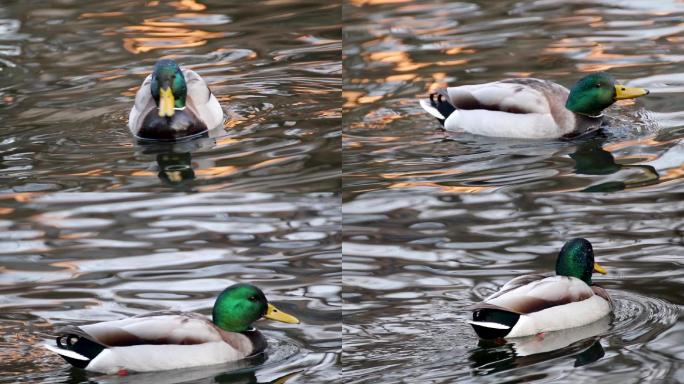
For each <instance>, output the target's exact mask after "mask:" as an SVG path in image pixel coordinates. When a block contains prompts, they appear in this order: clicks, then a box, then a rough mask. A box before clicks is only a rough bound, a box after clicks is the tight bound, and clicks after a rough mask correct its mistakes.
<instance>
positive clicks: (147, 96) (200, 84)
mask: <svg viewBox="0 0 684 384" xmlns="http://www.w3.org/2000/svg"><path fill="white" fill-rule="evenodd" d="M222 123H223V109H221V105H220V104H219V102H218V100H217V99H216V97H215V96H214V95H213V94H212V93H211V90H210V89H209V86H207V83H205V82H204V80H203V79H202V78H201V77H200V75H198V74H197V73H195V72H194V71H192V70H190V69H185V68H184V69H181V68H180V67H179V66H178V64H177V63H176V61H175V60H171V59H161V60H159V61H157V63H156V64H155V65H154V70H153V72H152V74H151V75H149V76H147V78H145V81H143V83H142V85H141V86H140V89H139V90H138V93H137V94H136V95H135V104H134V105H133V109H131V113H130V114H129V116H128V128H129V129H130V130H131V132H132V133H133V135H135V136H136V137H138V138H141V139H149V140H165V141H171V140H177V139H182V138H185V137H188V136H194V135H197V134H200V133H202V132H205V131H207V130H209V129H213V128H216V127H218V126H219V125H221V124H222Z"/></svg>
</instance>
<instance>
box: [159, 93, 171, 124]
mask: <svg viewBox="0 0 684 384" xmlns="http://www.w3.org/2000/svg"><path fill="white" fill-rule="evenodd" d="M174 103H175V100H174V99H173V91H171V88H169V87H166V88H161V89H160V90H159V116H160V117H164V116H169V117H170V116H173V113H174V112H175V110H174V109H173V106H174Z"/></svg>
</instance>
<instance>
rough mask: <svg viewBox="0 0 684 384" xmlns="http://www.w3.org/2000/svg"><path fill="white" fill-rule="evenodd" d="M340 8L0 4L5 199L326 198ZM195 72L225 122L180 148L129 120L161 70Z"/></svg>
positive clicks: (63, 0) (196, 2)
mask: <svg viewBox="0 0 684 384" xmlns="http://www.w3.org/2000/svg"><path fill="white" fill-rule="evenodd" d="M340 19H341V11H340V4H336V3H334V2H333V3H330V2H326V1H296V0H284V1H262V2H258V4H254V3H251V2H250V3H245V2H227V1H205V0H180V1H166V0H164V1H137V0H136V1H120V0H116V1H96V2H89V1H85V2H84V1H76V0H54V1H42V0H22V1H9V2H7V1H6V2H3V3H2V4H0V154H1V155H2V157H1V159H2V160H1V162H0V180H1V181H2V183H3V185H2V188H0V190H2V191H14V192H36V191H55V190H68V191H110V190H117V191H120V190H125V191H145V192H147V191H151V190H155V191H173V190H178V189H180V190H197V191H214V190H220V189H230V190H247V191H255V190H259V191H288V192H293V191H298V192H301V191H330V190H335V189H337V188H338V186H339V184H340V181H339V178H340V161H341V160H340V134H341V128H340V121H341V120H340V119H341V114H340V105H341V102H340V96H339V95H340V93H339V92H340V84H341V63H340V49H341V40H340V39H341V25H340ZM161 57H167V58H174V59H176V60H177V61H178V62H179V63H180V64H181V65H182V66H185V67H188V68H191V69H194V70H195V71H196V72H198V73H199V74H200V75H201V76H202V77H203V78H204V79H205V80H206V81H207V83H208V84H209V86H210V87H211V89H212V91H213V92H214V94H215V95H216V96H217V98H218V99H219V101H220V102H221V104H222V106H223V109H224V113H225V115H226V117H227V122H226V123H225V127H224V128H223V129H218V130H217V131H216V132H212V135H211V137H208V138H206V139H204V140H197V141H194V142H192V143H185V144H182V145H165V146H153V147H149V146H144V145H140V144H138V143H136V141H135V140H133V138H132V136H131V134H130V133H129V131H128V128H127V126H126V122H127V119H128V112H129V111H130V109H131V107H132V105H133V98H134V95H135V92H136V91H137V88H138V87H139V85H140V84H141V82H142V80H143V79H144V78H145V76H146V75H147V74H149V73H150V71H151V68H152V65H153V64H154V62H155V61H156V60H157V59H159V58H161Z"/></svg>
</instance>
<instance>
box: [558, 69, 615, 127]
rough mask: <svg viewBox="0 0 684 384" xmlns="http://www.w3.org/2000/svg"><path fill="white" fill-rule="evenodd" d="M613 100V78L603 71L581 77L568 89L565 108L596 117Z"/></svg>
mask: <svg viewBox="0 0 684 384" xmlns="http://www.w3.org/2000/svg"><path fill="white" fill-rule="evenodd" d="M614 102H615V80H614V79H613V77H612V76H611V75H609V74H607V73H605V72H598V73H592V74H590V75H587V76H585V77H583V78H581V79H580V80H579V81H578V82H577V83H576V84H575V85H574V86H573V87H572V89H571V90H570V94H569V95H568V100H567V102H566V103H565V108H567V109H568V110H570V111H572V112H575V113H579V114H581V115H586V116H591V117H598V116H600V115H601V112H602V111H603V110H604V109H606V108H608V107H610V106H611V105H613V103H614Z"/></svg>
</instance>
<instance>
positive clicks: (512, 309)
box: [468, 238, 613, 339]
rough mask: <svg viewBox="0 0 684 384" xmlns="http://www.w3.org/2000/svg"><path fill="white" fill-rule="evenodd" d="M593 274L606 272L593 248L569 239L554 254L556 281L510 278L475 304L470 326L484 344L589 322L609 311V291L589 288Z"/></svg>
mask: <svg viewBox="0 0 684 384" xmlns="http://www.w3.org/2000/svg"><path fill="white" fill-rule="evenodd" d="M593 272H599V273H603V274H605V273H606V271H605V269H603V267H601V266H600V265H599V264H598V263H596V262H594V251H593V249H592V247H591V243H590V242H589V241H588V240H586V239H581V238H578V239H572V240H570V241H568V242H567V243H565V245H563V248H562V249H561V251H560V253H559V254H558V259H557V261H556V275H555V276H551V275H549V274H535V275H525V276H519V277H516V278H514V279H513V280H511V281H509V282H507V283H506V284H504V286H503V287H501V289H500V290H499V291H498V292H496V293H494V294H492V295H491V296H489V297H487V298H486V299H484V301H482V302H481V303H478V304H475V305H473V306H472V307H471V308H470V309H471V310H472V311H473V320H472V321H468V323H470V325H472V326H473V328H475V332H476V333H477V335H478V336H479V337H480V338H483V339H497V338H502V337H520V336H529V335H536V334H539V333H542V332H549V331H557V330H561V329H566V328H574V327H580V326H582V325H586V324H590V323H593V322H594V321H597V320H599V319H601V318H602V317H604V316H606V315H608V314H609V313H611V312H612V310H613V303H612V300H611V299H610V296H608V292H606V290H605V289H603V288H601V287H599V286H597V285H595V284H592V282H591V275H592V273H593Z"/></svg>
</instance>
